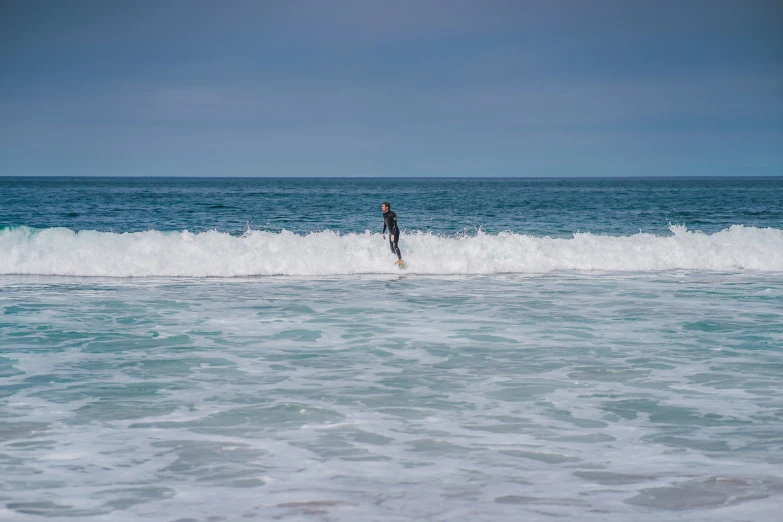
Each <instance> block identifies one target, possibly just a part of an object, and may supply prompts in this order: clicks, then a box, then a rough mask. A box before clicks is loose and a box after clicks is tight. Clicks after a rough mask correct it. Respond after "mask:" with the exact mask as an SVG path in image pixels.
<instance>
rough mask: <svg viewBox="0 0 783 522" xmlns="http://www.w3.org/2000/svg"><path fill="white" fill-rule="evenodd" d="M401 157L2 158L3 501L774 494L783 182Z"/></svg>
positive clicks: (780, 457)
mask: <svg viewBox="0 0 783 522" xmlns="http://www.w3.org/2000/svg"><path fill="white" fill-rule="evenodd" d="M402 181H403V183H402V187H401V188H400V189H399V190H397V191H394V186H393V184H394V183H397V182H400V180H397V181H396V182H395V181H393V180H359V181H352V180H293V181H284V180H180V181H178V180H142V179H134V180H106V179H98V180H92V179H78V180H73V179H64V178H63V179H54V178H53V179H45V180H22V179H18V178H16V179H14V178H0V201H2V202H3V205H2V206H1V207H0V223H1V224H2V226H4V227H5V228H4V229H3V230H2V231H0V310H2V315H0V397H2V399H1V400H0V484H1V485H2V487H0V519H7V520H52V519H58V518H62V519H68V520H73V519H79V520H96V521H97V520H161V521H175V520H180V521H184V520H199V521H202V520H203V521H207V520H209V521H218V520H227V521H233V520H244V519H250V520H252V519H256V520H270V519H277V518H280V519H282V520H399V521H403V520H404V521H407V520H478V521H496V520H549V519H552V518H567V519H578V520H596V521H598V520H618V521H620V520H650V521H653V520H656V521H657V520H688V521H691V520H705V521H706V520H726V521H730V520H731V521H734V520H754V521H756V520H762V521H764V520H777V518H778V517H777V514H778V513H777V512H778V511H779V508H780V505H781V502H782V501H783V473H781V471H780V470H781V469H783V435H782V434H783V378H781V375H783V363H782V362H781V348H783V317H782V316H783V241H781V238H782V237H783V232H782V231H781V226H783V218H782V217H781V208H780V205H779V201H781V200H783V197H781V195H783V180H779V179H760V180H615V181H612V180H580V181H576V180H574V181H572V180H551V181H546V180H533V181H525V180H522V181H516V180H490V181H484V180H474V181H470V180H460V181H458V182H456V181H453V180H402ZM386 188H388V190H389V191H388V192H385V190H386ZM160 194H168V198H161V197H160ZM232 194H233V195H232ZM259 194H266V195H265V196H263V195H259ZM389 194H391V195H389ZM384 199H389V200H391V201H392V203H393V207H394V210H396V211H397V213H398V214H399V216H400V224H401V227H402V229H403V239H402V241H401V243H400V245H401V248H403V255H404V256H405V257H406V258H407V259H408V260H409V269H408V270H405V271H400V270H398V269H396V268H394V267H393V266H391V263H392V262H393V260H394V256H393V255H392V254H391V253H390V252H389V251H388V247H387V246H386V244H385V243H384V242H383V240H382V239H381V238H380V237H379V235H378V233H379V232H380V230H379V228H380V227H378V224H379V223H380V212H379V209H377V208H376V207H377V205H376V203H377V201H376V200H384ZM215 201H220V203H210V204H214V205H218V204H220V205H224V207H225V208H213V209H210V208H208V207H204V205H206V204H207V203H208V202H215ZM336 209H339V211H336ZM427 209H430V210H427ZM558 209H559V210H558ZM188 210H190V212H188ZM428 212H431V213H430V214H428ZM71 214H78V215H71ZM297 216H300V217H299V219H297ZM672 225H674V226H672ZM58 227H64V228H58ZM248 228H249V231H248ZM66 229H67V230H66ZM185 229H187V230H189V232H188V233H184V232H183V230H185ZM283 229H285V230H286V232H281V230H283ZM365 229H369V230H371V231H372V232H365ZM258 252H263V255H256V254H257V253H258ZM487 267H489V268H490V269H487ZM274 274H277V275H274ZM86 276H89V277H86ZM205 276H209V277H205Z"/></svg>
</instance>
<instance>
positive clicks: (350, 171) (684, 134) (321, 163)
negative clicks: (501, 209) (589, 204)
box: [0, 0, 783, 177]
mask: <svg viewBox="0 0 783 522" xmlns="http://www.w3.org/2000/svg"><path fill="white" fill-rule="evenodd" d="M0 175H106V176H112V175H114V176H116V175H123V176H133V175H152V176H182V175H189V176H391V177H394V176H655V175H662V176H681V175H686V176H687V175H690V176H705V175H736V176H742V175H757V176H758V175H783V3H781V2H780V1H779V0H745V1H740V0H732V1H722V0H714V1H697V0H692V1H686V0H682V1H676V2H675V1H669V0H663V1H656V2H642V1H629V2H622V1H603V0H595V1H577V0H573V1H552V2H544V1H535V2H534V1H523V0H517V1H492V0H489V1H483V2H478V1H472V2H467V1H462V0H455V1H448V2H447V1H439V2H433V1H426V0H419V1H396V2H388V1H385V2H375V1H298V0H291V1H282V0H281V1H253V2H239V1H225V2H218V1H214V2H188V1H176V2H171V1H170V2H165V1H163V2H155V1H151V0H149V1H148V0H139V1H135V2H130V1H119V0H118V1H89V2H84V1H78V0H77V1H69V2H57V1H54V0H52V1H49V2H39V1H36V0H30V1H23V0H20V1H15V0H12V1H9V0H5V1H3V2H0Z"/></svg>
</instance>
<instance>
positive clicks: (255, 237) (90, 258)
mask: <svg viewBox="0 0 783 522" xmlns="http://www.w3.org/2000/svg"><path fill="white" fill-rule="evenodd" d="M671 231H672V233H673V235H671V236H656V235H653V234H646V233H639V234H634V235H631V236H604V235H596V234H591V233H579V234H575V235H574V237H573V238H550V237H535V236H528V235H524V234H515V233H511V232H503V233H499V234H485V233H479V234H477V235H473V236H461V237H445V236H439V235H433V234H430V233H423V232H415V233H412V234H407V235H405V234H404V235H403V236H402V238H401V241H400V248H401V249H402V251H403V257H404V259H405V260H406V262H407V264H408V269H407V272H408V273H419V274H443V275H446V274H496V273H543V272H550V271H556V270H599V271H660V270H673V269H692V270H712V271H733V270H759V271H770V272H783V230H779V229H773V228H754V227H745V226H742V225H734V226H732V227H730V228H728V229H725V230H722V231H720V232H716V233H714V234H705V233H702V232H691V231H688V230H687V229H686V228H685V227H682V226H672V227H671ZM394 261H395V257H394V256H393V255H392V254H391V252H389V247H388V243H387V242H386V241H384V240H383V239H382V238H381V237H380V234H373V233H370V232H365V233H364V234H339V233H336V232H332V231H329V230H327V231H323V232H313V233H310V234H307V235H298V234H294V233H292V232H286V231H283V232H280V233H273V232H264V231H258V230H252V231H248V232H247V233H246V234H244V235H243V236H241V237H236V236H231V235H229V234H226V233H222V232H217V231H209V232H201V233H196V234H194V233H190V232H188V231H183V232H160V231H155V230H151V231H147V232H133V233H122V234H117V233H112V232H98V231H94V230H84V231H80V232H74V231H72V230H69V229H66V228H48V229H43V230H35V229H31V228H28V227H13V228H6V229H3V230H0V274H5V275H8V274H37V275H63V276H109V277H145V276H179V277H210V276H213V277H234V276H269V275H297V276H311V275H313V276H323V275H348V274H370V273H386V272H393V273H399V271H398V270H397V269H396V268H395V267H394V266H393V262H394Z"/></svg>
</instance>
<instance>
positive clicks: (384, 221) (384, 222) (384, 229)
mask: <svg viewBox="0 0 783 522" xmlns="http://www.w3.org/2000/svg"><path fill="white" fill-rule="evenodd" d="M381 234H386V220H385V219H384V220H383V232H381ZM389 234H391V230H389Z"/></svg>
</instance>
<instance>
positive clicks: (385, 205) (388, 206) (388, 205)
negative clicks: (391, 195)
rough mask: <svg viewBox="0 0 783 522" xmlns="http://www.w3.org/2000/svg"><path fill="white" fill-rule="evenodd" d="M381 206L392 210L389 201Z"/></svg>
mask: <svg viewBox="0 0 783 522" xmlns="http://www.w3.org/2000/svg"><path fill="white" fill-rule="evenodd" d="M381 205H383V206H384V207H386V208H388V209H389V210H391V205H390V204H389V202H388V201H384V202H383V203H381Z"/></svg>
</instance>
